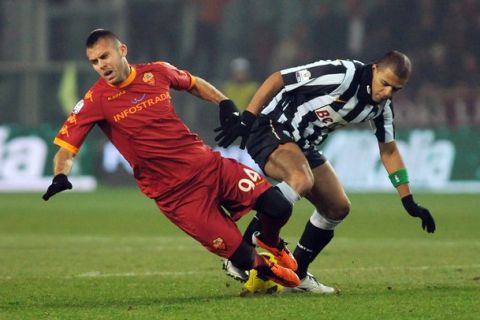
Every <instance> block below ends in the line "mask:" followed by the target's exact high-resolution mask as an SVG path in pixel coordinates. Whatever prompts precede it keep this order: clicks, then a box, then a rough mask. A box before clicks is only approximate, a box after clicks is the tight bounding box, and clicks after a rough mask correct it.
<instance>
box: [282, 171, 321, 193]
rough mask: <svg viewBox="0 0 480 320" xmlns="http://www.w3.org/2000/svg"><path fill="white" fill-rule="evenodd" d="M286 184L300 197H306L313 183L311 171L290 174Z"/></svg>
mask: <svg viewBox="0 0 480 320" xmlns="http://www.w3.org/2000/svg"><path fill="white" fill-rule="evenodd" d="M286 181H287V182H288V184H289V185H290V186H292V188H293V189H295V191H297V192H298V194H300V195H301V196H304V195H306V194H307V193H308V192H309V191H310V190H311V189H312V188H313V184H314V182H315V180H314V176H313V173H312V171H311V170H306V171H304V170H302V171H300V170H298V171H294V172H291V174H290V175H289V177H288V179H286Z"/></svg>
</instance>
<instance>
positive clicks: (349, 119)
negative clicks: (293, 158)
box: [262, 60, 394, 150]
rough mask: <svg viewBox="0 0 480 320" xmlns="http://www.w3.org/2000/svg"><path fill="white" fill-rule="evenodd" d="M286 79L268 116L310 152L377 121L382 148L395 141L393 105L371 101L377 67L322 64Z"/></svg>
mask: <svg viewBox="0 0 480 320" xmlns="http://www.w3.org/2000/svg"><path fill="white" fill-rule="evenodd" d="M281 74H282V77H283V81H284V83H285V86H284V88H283V89H282V90H281V91H280V92H279V93H278V94H277V95H276V96H275V97H274V98H273V99H272V100H271V101H270V102H269V103H268V104H267V105H266V106H265V107H264V108H263V110H262V115H263V116H266V117H268V118H269V119H271V120H273V121H276V122H280V123H282V124H283V125H284V126H285V127H286V128H287V129H288V130H289V134H290V136H291V138H292V139H293V140H294V141H295V142H297V144H298V145H299V146H300V147H301V148H303V149H304V150H307V149H309V148H311V147H313V146H318V145H320V144H321V143H322V142H323V141H324V140H325V139H326V137H327V136H328V134H329V133H330V132H332V131H333V130H335V129H336V128H338V127H342V126H345V125H346V124H348V123H360V122H366V121H371V122H372V124H373V128H374V132H375V135H376V137H377V139H378V141H379V142H390V141H393V140H394V126H393V116H394V115H393V105H392V101H391V100H390V99H389V100H386V101H384V102H382V103H380V104H376V103H375V102H374V101H373V100H372V99H371V94H370V93H371V83H372V68H371V64H363V63H361V62H359V61H351V60H320V61H317V62H314V63H311V64H307V65H303V66H299V67H294V68H290V69H285V70H282V71H281Z"/></svg>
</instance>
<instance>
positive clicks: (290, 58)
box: [270, 22, 313, 72]
mask: <svg viewBox="0 0 480 320" xmlns="http://www.w3.org/2000/svg"><path fill="white" fill-rule="evenodd" d="M308 35H309V32H308V27H307V25H306V24H305V23H303V22H299V23H297V24H296V25H295V26H294V27H293V28H292V29H291V30H290V33H288V34H287V35H285V37H283V39H282V40H280V41H279V42H278V43H277V45H276V46H275V48H274V50H273V53H272V57H271V62H270V72H273V71H276V70H281V69H285V68H288V67H290V66H295V65H302V64H305V63H308V62H310V61H311V60H312V58H313V54H312V50H311V48H310V41H309V40H308Z"/></svg>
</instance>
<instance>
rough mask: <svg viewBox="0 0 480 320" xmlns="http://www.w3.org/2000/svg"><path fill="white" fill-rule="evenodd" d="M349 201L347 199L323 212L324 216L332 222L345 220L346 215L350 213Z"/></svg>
mask: <svg viewBox="0 0 480 320" xmlns="http://www.w3.org/2000/svg"><path fill="white" fill-rule="evenodd" d="M350 207H351V205H350V201H349V200H348V199H347V200H345V201H342V202H341V203H338V204H336V205H335V206H333V207H330V208H328V209H327V210H324V214H325V215H326V216H327V217H328V218H329V219H333V220H343V219H345V218H346V217H347V216H348V214H349V213H350Z"/></svg>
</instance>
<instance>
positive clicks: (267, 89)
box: [247, 71, 284, 115]
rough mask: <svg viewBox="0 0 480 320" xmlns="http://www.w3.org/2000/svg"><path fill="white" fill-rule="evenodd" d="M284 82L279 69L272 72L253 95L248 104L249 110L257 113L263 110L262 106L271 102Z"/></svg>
mask: <svg viewBox="0 0 480 320" xmlns="http://www.w3.org/2000/svg"><path fill="white" fill-rule="evenodd" d="M283 86H284V82H283V78H282V74H281V73H280V72H279V71H277V72H275V73H273V74H271V75H270V76H269V77H268V78H267V79H266V80H265V81H264V82H263V83H262V85H261V86H260V88H258V90H257V92H255V94H254V95H253V98H252V100H251V101H250V103H249V104H248V106H247V110H248V111H250V112H251V113H253V114H255V115H257V114H259V113H260V111H261V110H262V107H263V106H264V105H265V104H266V103H267V102H269V101H270V100H271V99H272V98H273V97H275V95H276V94H277V93H278V92H280V90H281V89H282V88H283Z"/></svg>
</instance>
